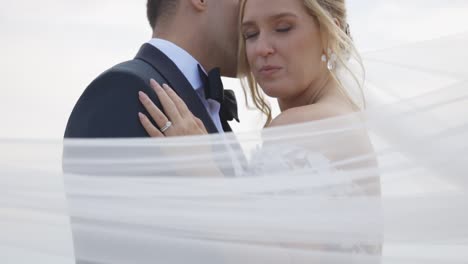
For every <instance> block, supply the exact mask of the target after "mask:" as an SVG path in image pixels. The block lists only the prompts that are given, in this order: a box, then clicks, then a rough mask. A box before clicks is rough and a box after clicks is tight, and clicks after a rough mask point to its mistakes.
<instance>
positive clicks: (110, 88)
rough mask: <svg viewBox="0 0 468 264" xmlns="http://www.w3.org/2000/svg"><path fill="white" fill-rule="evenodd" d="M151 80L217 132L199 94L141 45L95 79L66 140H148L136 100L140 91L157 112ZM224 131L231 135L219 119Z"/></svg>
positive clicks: (76, 110)
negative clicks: (166, 88) (170, 91)
mask: <svg viewBox="0 0 468 264" xmlns="http://www.w3.org/2000/svg"><path fill="white" fill-rule="evenodd" d="M150 78H153V79H155V80H156V81H158V82H159V83H161V84H163V83H167V84H169V85H170V86H171V87H172V88H173V89H174V91H175V92H176V93H177V94H178V95H179V96H180V97H181V98H182V99H183V100H184V101H185V103H186V104H187V106H188V108H189V109H190V110H191V111H192V113H193V114H194V115H195V116H197V117H198V118H200V119H201V120H202V121H203V123H204V124H205V127H206V129H207V130H208V132H209V133H216V132H218V131H217V129H216V126H215V125H214V123H213V121H212V119H211V117H210V115H209V114H208V112H207V110H206V108H205V106H204V105H203V103H202V102H201V100H200V98H199V97H198V94H197V93H196V92H195V90H194V89H193V87H192V86H191V85H190V83H189V82H188V80H187V79H186V78H185V76H184V75H183V73H182V72H181V71H180V70H179V69H178V68H177V66H176V65H175V64H174V63H173V62H172V61H171V60H170V59H169V58H168V57H167V56H166V55H165V54H163V53H162V52H161V51H160V50H158V49H157V48H155V47H154V46H152V45H150V44H144V45H143V46H142V47H141V49H140V51H139V52H138V54H137V56H136V57H135V59H133V60H131V61H127V62H123V63H121V64H118V65H116V66H114V67H112V68H111V69H109V70H107V71H106V72H104V73H103V74H101V75H100V76H99V77H97V78H96V79H95V80H94V81H93V82H92V83H91V84H90V85H89V86H88V87H87V88H86V90H85V91H84V93H83V94H82V96H81V97H80V99H79V100H78V102H77V103H76V105H75V108H74V109H73V112H72V113H71V115H70V118H69V120H68V124H67V127H66V130H65V138H134V137H147V136H148V134H147V133H146V131H145V130H144V129H143V127H142V126H141V124H140V121H139V118H138V112H142V113H145V114H148V112H147V111H146V110H145V109H144V107H143V106H142V105H141V103H140V101H139V100H138V91H143V92H145V93H146V94H148V96H149V97H150V98H151V99H152V100H153V102H154V103H155V104H156V105H157V106H158V107H159V108H160V109H162V107H161V103H160V102H159V100H158V98H157V96H156V93H155V92H154V91H153V89H152V88H151V87H150V85H149V80H150ZM221 123H222V125H223V128H224V130H225V131H227V132H229V131H231V129H230V127H229V125H228V123H227V121H226V120H223V119H221Z"/></svg>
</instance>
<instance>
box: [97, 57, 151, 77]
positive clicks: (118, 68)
mask: <svg viewBox="0 0 468 264" xmlns="http://www.w3.org/2000/svg"><path fill="white" fill-rule="evenodd" d="M155 75H156V76H158V75H159V73H158V72H157V71H156V70H155V69H154V68H153V67H152V66H151V65H149V64H148V63H146V62H144V61H142V60H137V59H133V60H129V61H125V62H122V63H119V64H117V65H115V66H113V67H111V68H109V69H108V70H106V71H104V72H103V73H101V74H100V75H98V77H96V78H95V79H94V81H96V80H99V79H108V78H116V77H121V78H129V79H140V80H145V81H146V80H149V79H150V78H155V77H154V76H155Z"/></svg>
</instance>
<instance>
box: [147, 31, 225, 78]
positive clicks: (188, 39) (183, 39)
mask: <svg viewBox="0 0 468 264" xmlns="http://www.w3.org/2000/svg"><path fill="white" fill-rule="evenodd" d="M200 32H201V31H197V30H194V29H191V28H190V27H175V29H174V30H169V29H168V30H164V31H154V33H153V38H161V39H165V40H167V41H170V42H172V43H174V44H175V45H177V46H179V47H180V48H182V49H184V50H185V51H187V52H188V53H189V54H190V55H192V56H193V57H194V58H195V59H196V60H197V61H198V62H199V63H200V64H201V65H202V66H203V68H204V69H206V70H211V69H212V68H214V67H217V66H219V65H216V62H214V61H213V59H214V57H213V56H209V54H208V51H210V47H209V46H210V45H209V41H207V39H204V38H203V34H201V33H200Z"/></svg>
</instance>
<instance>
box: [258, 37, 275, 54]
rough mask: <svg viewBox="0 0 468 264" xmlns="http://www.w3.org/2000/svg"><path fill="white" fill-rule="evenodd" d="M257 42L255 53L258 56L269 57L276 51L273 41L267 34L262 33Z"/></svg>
mask: <svg viewBox="0 0 468 264" xmlns="http://www.w3.org/2000/svg"><path fill="white" fill-rule="evenodd" d="M256 42H257V43H256V45H255V53H256V55H257V56H260V57H268V56H269V55H271V54H273V53H275V49H274V47H273V43H272V41H271V40H270V39H269V37H268V36H267V35H266V34H260V35H259V36H258V39H257V41H256Z"/></svg>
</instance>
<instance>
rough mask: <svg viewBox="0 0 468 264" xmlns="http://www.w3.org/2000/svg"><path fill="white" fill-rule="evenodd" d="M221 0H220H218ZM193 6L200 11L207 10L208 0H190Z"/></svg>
mask: <svg viewBox="0 0 468 264" xmlns="http://www.w3.org/2000/svg"><path fill="white" fill-rule="evenodd" d="M217 1H219V0H217ZM190 2H191V4H192V6H193V8H195V10H197V11H199V12H202V11H205V10H206V9H207V7H208V3H207V2H208V0H190Z"/></svg>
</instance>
